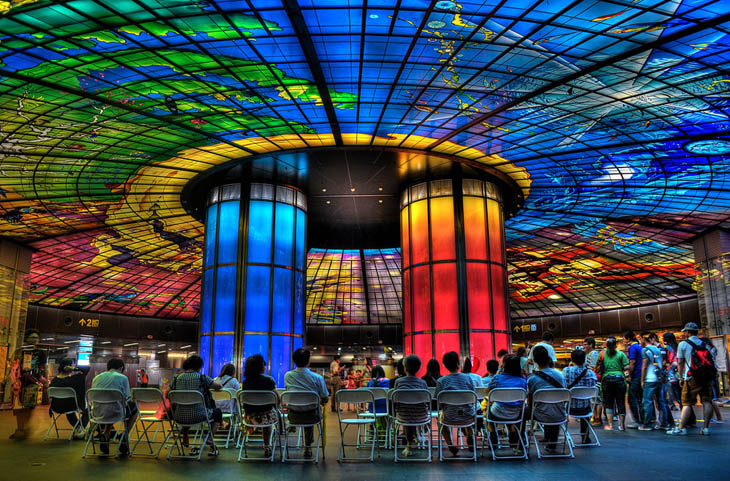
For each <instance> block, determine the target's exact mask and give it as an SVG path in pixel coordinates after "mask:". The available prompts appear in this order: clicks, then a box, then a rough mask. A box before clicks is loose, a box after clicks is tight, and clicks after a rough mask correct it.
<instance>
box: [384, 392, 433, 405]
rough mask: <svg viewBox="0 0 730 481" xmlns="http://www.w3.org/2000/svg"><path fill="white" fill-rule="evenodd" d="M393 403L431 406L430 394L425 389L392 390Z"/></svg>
mask: <svg viewBox="0 0 730 481" xmlns="http://www.w3.org/2000/svg"><path fill="white" fill-rule="evenodd" d="M392 399H393V403H398V404H428V405H429V406H430V405H431V392H430V391H428V390H427V389H394V390H393V394H392Z"/></svg>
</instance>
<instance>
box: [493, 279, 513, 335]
mask: <svg viewBox="0 0 730 481" xmlns="http://www.w3.org/2000/svg"><path fill="white" fill-rule="evenodd" d="M491 269H492V305H493V309H492V312H493V314H492V315H493V323H494V324H493V325H494V329H496V330H501V331H506V330H508V329H509V328H508V326H507V299H506V297H505V288H504V287H505V286H504V281H505V269H504V267H502V266H495V265H493V266H491Z"/></svg>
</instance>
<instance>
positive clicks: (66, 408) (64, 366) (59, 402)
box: [49, 358, 89, 439]
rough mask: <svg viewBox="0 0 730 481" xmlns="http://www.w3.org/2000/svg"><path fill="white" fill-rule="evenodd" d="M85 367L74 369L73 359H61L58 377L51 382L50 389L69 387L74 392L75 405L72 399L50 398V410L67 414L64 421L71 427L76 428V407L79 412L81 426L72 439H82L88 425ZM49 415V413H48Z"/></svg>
mask: <svg viewBox="0 0 730 481" xmlns="http://www.w3.org/2000/svg"><path fill="white" fill-rule="evenodd" d="M88 373H89V368H88V366H87V367H83V368H82V367H76V366H75V365H74V360H73V359H68V358H67V359H61V362H60V363H59V364H58V375H56V377H54V378H53V380H52V381H51V384H50V387H70V388H72V389H73V390H74V391H75V392H76V403H77V404H74V402H73V399H56V398H51V408H50V410H51V411H53V412H55V413H67V414H66V419H67V420H68V422H69V424H70V425H71V426H76V423H77V422H78V420H79V418H78V417H77V416H76V413H75V412H70V411H75V410H76V406H77V405H78V408H79V409H80V410H81V426H80V427H78V428H76V430H75V431H74V433H73V438H74V439H83V438H84V429H83V428H86V426H87V425H88V424H89V410H88V409H87V408H86V375H87V374H88ZM49 413H50V411H49Z"/></svg>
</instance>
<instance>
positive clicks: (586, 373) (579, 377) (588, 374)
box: [563, 349, 598, 444]
mask: <svg viewBox="0 0 730 481" xmlns="http://www.w3.org/2000/svg"><path fill="white" fill-rule="evenodd" d="M570 360H571V361H572V362H573V365H572V366H568V367H566V368H565V369H563V377H564V378H565V386H566V387H567V388H568V389H571V388H574V387H597V385H598V378H597V377H596V373H595V372H593V370H592V369H590V368H589V367H588V363H587V362H586V353H585V351H584V350H583V349H575V350H574V351H573V352H572V353H571V354H570ZM590 411H591V402H590V401H588V400H582V399H578V400H573V401H571V402H570V414H572V415H573V416H584V415H586V414H588V413H589V412H590ZM580 434H581V442H582V443H583V444H588V443H590V434H589V432H588V422H587V421H586V420H585V419H584V418H580Z"/></svg>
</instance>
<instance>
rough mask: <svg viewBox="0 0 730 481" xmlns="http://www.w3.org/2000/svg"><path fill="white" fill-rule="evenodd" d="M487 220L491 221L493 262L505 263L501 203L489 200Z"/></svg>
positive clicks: (490, 245) (490, 234) (490, 250)
mask: <svg viewBox="0 0 730 481" xmlns="http://www.w3.org/2000/svg"><path fill="white" fill-rule="evenodd" d="M487 220H488V222H489V252H490V255H491V260H492V262H498V263H500V264H501V263H504V247H503V243H502V209H501V207H500V206H499V203H497V202H496V201H493V200H487Z"/></svg>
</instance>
